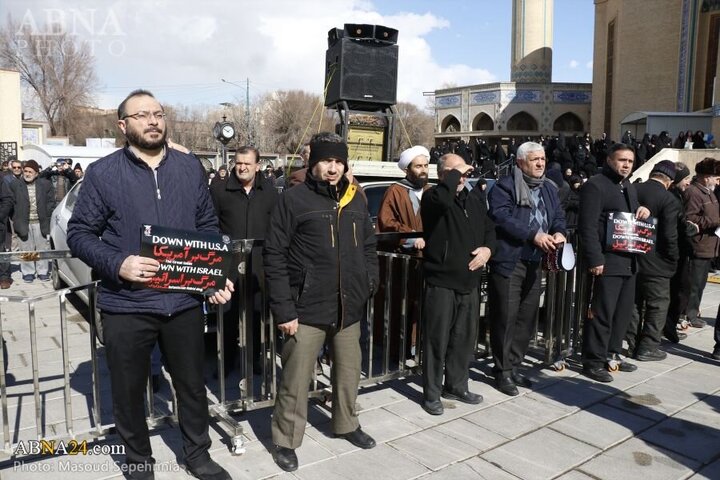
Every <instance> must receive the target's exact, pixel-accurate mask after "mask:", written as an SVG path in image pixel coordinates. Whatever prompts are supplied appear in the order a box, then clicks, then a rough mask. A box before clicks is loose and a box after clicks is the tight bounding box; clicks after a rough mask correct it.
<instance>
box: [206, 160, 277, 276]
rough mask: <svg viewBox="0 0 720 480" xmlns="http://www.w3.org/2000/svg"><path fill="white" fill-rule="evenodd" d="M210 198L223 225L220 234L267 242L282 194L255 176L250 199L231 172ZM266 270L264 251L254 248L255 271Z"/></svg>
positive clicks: (218, 183)
mask: <svg viewBox="0 0 720 480" xmlns="http://www.w3.org/2000/svg"><path fill="white" fill-rule="evenodd" d="M210 196H211V197H212V200H213V204H214V205H215V213H216V214H217V216H218V221H219V222H220V231H221V232H222V233H226V234H228V235H229V236H230V238H232V239H233V240H237V239H250V238H252V239H264V238H265V232H266V231H267V228H268V225H269V224H270V214H271V213H272V211H273V209H274V208H275V205H277V200H278V193H277V190H276V189H275V187H273V186H272V185H271V184H270V182H269V181H268V180H267V179H266V178H265V177H264V176H263V175H262V174H261V173H258V174H257V175H255V183H254V184H253V188H252V190H251V193H250V196H248V194H247V193H246V192H245V188H244V187H243V186H242V184H241V183H240V180H238V178H237V176H235V172H233V171H231V172H230V174H229V176H228V179H227V180H226V181H224V182H223V181H221V182H215V183H213V184H212V185H211V186H210ZM236 267H237V264H236V263H233V265H232V267H231V270H230V273H231V276H230V278H231V279H232V280H233V281H234V277H235V274H236V273H237V268H236ZM261 267H262V249H261V248H253V272H254V273H255V274H257V273H259V271H260V268H261Z"/></svg>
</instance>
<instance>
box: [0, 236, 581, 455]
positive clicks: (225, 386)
mask: <svg viewBox="0 0 720 480" xmlns="http://www.w3.org/2000/svg"><path fill="white" fill-rule="evenodd" d="M417 235H418V234H417V233H415V234H380V235H378V238H380V239H382V240H388V239H389V240H391V241H397V240H398V239H401V238H408V237H412V236H417ZM261 248H262V241H261V240H235V241H234V242H233V253H234V255H235V256H236V263H237V272H238V276H237V279H238V281H237V285H236V292H237V293H236V294H237V295H239V296H240V298H241V299H242V301H241V302H240V304H241V305H242V308H240V309H239V318H238V331H239V335H238V339H237V342H238V347H239V350H238V357H239V360H240V361H239V367H238V375H239V381H238V384H237V387H238V388H237V389H235V388H234V385H230V384H229V383H228V380H227V378H226V374H227V372H226V371H225V351H224V348H223V345H224V336H225V315H226V314H227V313H226V311H225V310H226V308H223V307H217V308H215V309H214V312H212V311H211V312H210V313H211V314H212V313H214V314H215V316H216V319H217V339H216V340H217V342H216V346H217V348H216V352H215V353H216V358H217V378H218V382H217V385H215V384H214V382H208V383H209V387H208V392H209V393H208V401H209V412H210V415H211V416H212V417H214V418H215V419H216V420H217V421H219V422H220V423H221V424H222V425H223V426H224V427H226V429H227V431H228V432H229V435H230V437H231V444H232V447H231V450H232V452H233V453H234V454H241V453H243V452H244V451H245V449H244V442H243V429H242V426H241V425H240V423H239V421H238V420H237V419H236V418H235V417H234V416H233V415H234V414H237V413H240V412H245V411H249V410H254V409H258V408H263V407H268V406H271V405H273V403H274V400H275V397H276V393H277V382H278V378H279V369H280V368H281V365H280V356H279V352H280V349H281V347H282V345H281V344H279V343H278V339H279V337H278V335H277V333H276V332H277V330H276V328H275V323H274V320H273V317H272V315H271V313H270V311H269V306H268V301H267V291H266V288H265V282H264V278H263V272H262V271H259V272H255V271H254V268H253V267H254V265H253V261H252V256H253V252H257V251H258V250H259V249H261ZM257 254H258V253H256V255H257ZM377 254H378V260H379V262H380V264H381V266H382V269H381V271H382V277H381V279H380V282H381V288H380V290H379V292H378V293H377V294H376V295H375V296H374V297H373V298H371V299H370V300H369V301H368V305H367V314H366V318H365V321H364V324H363V331H364V333H363V337H362V338H361V342H362V348H363V368H362V377H361V385H363V386H364V385H371V384H377V383H381V382H384V381H388V380H390V379H396V378H401V377H405V376H408V375H411V374H415V373H419V371H420V368H421V366H422V349H421V348H420V345H421V343H420V341H419V340H420V338H421V335H422V332H421V323H422V322H421V321H420V315H421V308H420V307H419V306H420V305H422V291H423V288H422V287H420V288H417V285H416V284H417V280H418V277H417V275H418V272H419V271H420V268H419V262H421V260H420V259H419V258H418V257H414V256H411V255H407V254H403V253H394V252H385V251H378V253H377ZM69 257H70V253H69V252H58V251H52V252H19V253H0V261H10V260H28V261H38V260H45V259H52V258H69ZM413 280H415V281H416V282H415V288H411V287H412V286H413V285H414V284H413V282H412V281H413ZM545 283H546V291H545V299H546V300H545V315H544V327H543V329H542V332H539V335H538V336H539V337H540V338H541V340H540V341H539V342H536V344H535V345H536V346H537V347H544V349H545V353H544V360H545V362H546V363H547V364H550V365H553V366H554V367H555V368H557V369H562V368H564V366H565V358H567V357H568V356H570V355H571V354H572V353H573V352H574V351H576V350H577V345H578V339H579V332H580V328H581V326H582V325H581V318H582V317H583V315H584V313H585V312H586V311H587V292H588V290H589V289H588V284H587V276H586V275H577V273H576V272H575V271H572V272H567V273H565V272H563V273H558V274H548V275H547V278H546V282H545ZM420 284H421V285H422V280H421V279H420ZM258 287H259V290H258V289H257V288H258ZM83 289H88V292H89V294H88V297H89V298H90V308H89V314H88V315H89V317H88V319H87V320H88V326H89V334H90V335H89V339H88V340H89V343H90V364H91V365H90V366H91V381H92V386H91V388H92V390H91V397H92V398H91V401H90V402H88V404H89V408H90V416H89V418H90V420H91V423H92V427H91V428H88V429H85V430H83V431H77V430H76V429H75V428H74V425H73V413H72V412H73V410H72V399H71V396H72V395H71V378H70V376H71V366H70V360H69V358H70V352H69V341H68V333H67V324H68V322H67V304H66V301H67V300H66V297H67V295H68V294H70V293H76V292H78V291H81V290H83ZM96 290H97V282H93V283H90V284H89V285H82V286H76V287H68V288H64V289H61V290H57V291H53V292H49V293H45V294H42V295H38V296H35V297H21V296H2V295H1V294H0V310H1V307H2V306H5V305H7V304H12V303H20V304H26V305H27V311H28V322H29V326H30V348H31V358H32V373H33V396H34V404H35V426H36V435H37V439H79V438H87V439H91V438H93V439H97V438H99V437H103V436H105V435H108V434H109V433H112V432H114V425H113V424H107V425H102V423H101V415H100V376H99V364H98V346H97V338H96V337H97V326H98V325H99V316H98V312H97V309H96V308H95V302H96V295H97V293H96ZM52 298H57V299H58V301H59V309H60V330H61V341H60V345H59V349H60V350H61V352H62V359H63V374H62V375H63V379H64V387H63V396H64V415H65V422H64V423H65V425H66V428H65V430H64V431H61V432H57V431H56V432H54V434H53V435H47V432H44V431H43V428H42V421H41V417H42V415H43V402H42V399H41V398H40V392H41V380H42V379H41V378H40V375H39V362H38V358H37V337H36V331H37V325H36V315H35V305H36V303H37V302H40V301H43V300H47V299H52ZM486 301H487V273H486V272H483V275H482V282H481V312H480V317H481V319H479V320H486V311H487V309H486ZM478 330H479V333H478V346H480V345H484V348H482V349H478V350H477V352H478V353H480V352H482V353H483V354H484V355H485V356H488V355H489V347H488V345H489V342H487V333H486V330H487V329H478ZM256 332H257V333H256ZM2 333H3V323H2V316H0V335H2ZM256 335H259V342H258V345H259V349H260V350H259V352H255V351H254V347H255V345H254V343H255V341H254V338H255V336H256ZM413 339H414V341H415V342H416V347H417V348H413V345H412V342H413ZM4 348H5V347H4V345H0V353H4V352H3V351H2V350H3V349H4ZM257 358H259V359H260V365H259V368H258V367H257V366H256V365H255V363H256V362H255V361H256V359H257ZM0 367H2V368H0V397H1V402H2V421H3V445H4V451H5V453H6V454H8V455H11V454H12V452H13V442H12V440H11V433H10V430H9V424H10V418H9V414H8V392H7V385H6V381H5V373H4V371H5V370H4V368H5V365H4V361H3V359H2V355H0ZM330 369H331V364H330V363H329V362H327V363H320V362H319V366H318V368H317V369H316V373H315V375H314V376H313V387H312V389H311V392H310V397H314V398H321V399H327V397H328V396H329V395H330V385H331V382H330V373H329V372H330ZM256 372H257V373H256ZM229 387H233V388H229ZM171 393H172V398H171V399H170V403H171V408H170V412H169V413H168V414H166V415H160V414H157V413H156V411H155V408H154V395H153V392H152V388H151V384H150V382H149V383H148V389H147V397H146V398H147V410H148V418H147V419H148V423H149V426H150V427H155V426H157V425H159V424H161V423H165V422H170V423H177V418H176V414H175V412H176V411H177V409H176V408H175V407H176V402H175V395H174V391H172V392H171ZM15 437H16V438H17V432H16V434H15ZM0 460H1V458H0Z"/></svg>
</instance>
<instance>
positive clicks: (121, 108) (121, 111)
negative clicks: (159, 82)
mask: <svg viewBox="0 0 720 480" xmlns="http://www.w3.org/2000/svg"><path fill="white" fill-rule="evenodd" d="M133 97H152V98H155V95H153V94H152V93H151V92H150V91H149V90H143V89H142V88H138V89H137V90H133V91H132V92H130V93H129V94H128V96H127V97H125V100H123V101H122V102H120V105H118V120H122V119H123V118H125V117H126V116H127V110H125V105H126V104H127V101H128V100H130V99H131V98H133Z"/></svg>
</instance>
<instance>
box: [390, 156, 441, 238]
mask: <svg viewBox="0 0 720 480" xmlns="http://www.w3.org/2000/svg"><path fill="white" fill-rule="evenodd" d="M429 162H430V152H428V149H427V148H425V147H423V146H420V145H418V146H415V147H412V148H408V149H407V150H405V151H404V152H402V154H401V155H400V161H399V162H398V167H399V168H400V170H403V171H404V172H405V174H406V175H405V178H403V179H402V180H400V181H399V182H397V183H395V184H393V185H390V186H389V187H388V189H387V191H386V192H385V196H384V197H383V200H382V203H381V204H380V211H379V212H378V230H379V231H380V232H422V219H421V218H420V200H421V199H422V194H423V192H424V191H425V190H427V189H428V188H430V186H429V185H428V164H429ZM402 247H403V248H404V249H406V250H412V249H415V250H422V249H423V247H425V240H423V239H422V237H418V238H409V239H407V240H404V241H403V242H402Z"/></svg>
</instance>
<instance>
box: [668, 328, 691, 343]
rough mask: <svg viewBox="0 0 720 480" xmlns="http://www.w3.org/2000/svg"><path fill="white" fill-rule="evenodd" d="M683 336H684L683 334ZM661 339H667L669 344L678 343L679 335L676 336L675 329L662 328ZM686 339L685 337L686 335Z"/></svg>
mask: <svg viewBox="0 0 720 480" xmlns="http://www.w3.org/2000/svg"><path fill="white" fill-rule="evenodd" d="M683 335H684V334H683ZM663 337H665V338H667V339H668V341H669V342H671V343H679V342H680V335H678V331H677V328H675V327H672V328H663ZM686 337H687V335H686Z"/></svg>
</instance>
